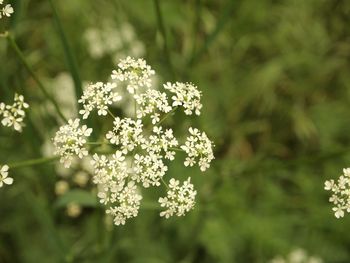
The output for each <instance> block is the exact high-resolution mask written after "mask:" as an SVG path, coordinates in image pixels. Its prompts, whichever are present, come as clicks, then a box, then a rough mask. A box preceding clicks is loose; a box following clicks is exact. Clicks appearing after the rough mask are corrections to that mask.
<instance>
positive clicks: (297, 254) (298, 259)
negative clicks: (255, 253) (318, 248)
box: [269, 248, 323, 263]
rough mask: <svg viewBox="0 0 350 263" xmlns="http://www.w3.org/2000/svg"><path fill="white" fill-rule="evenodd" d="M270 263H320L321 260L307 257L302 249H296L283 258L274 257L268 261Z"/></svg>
mask: <svg viewBox="0 0 350 263" xmlns="http://www.w3.org/2000/svg"><path fill="white" fill-rule="evenodd" d="M269 262H270V263H322V262H323V260H322V259H321V258H319V257H316V256H309V255H308V253H307V252H306V251H305V250H304V249H302V248H297V249H294V250H292V251H291V252H290V253H289V254H288V255H287V256H286V257H285V258H283V257H282V256H276V257H275V258H274V259H272V260H270V261H269Z"/></svg>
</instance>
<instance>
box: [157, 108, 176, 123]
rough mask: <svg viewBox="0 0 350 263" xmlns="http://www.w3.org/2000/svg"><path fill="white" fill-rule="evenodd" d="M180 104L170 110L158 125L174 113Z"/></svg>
mask: <svg viewBox="0 0 350 263" xmlns="http://www.w3.org/2000/svg"><path fill="white" fill-rule="evenodd" d="M177 108H178V106H176V107H175V108H174V109H172V110H171V111H170V112H168V113H167V114H166V115H165V116H164V117H163V118H162V119H161V120H160V121H159V122H158V123H157V125H159V124H161V123H162V122H163V121H165V120H166V119H167V118H168V117H169V116H170V115H171V114H173V113H174V112H175V111H176V110H177Z"/></svg>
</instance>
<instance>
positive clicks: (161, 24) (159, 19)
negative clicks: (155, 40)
mask: <svg viewBox="0 0 350 263" xmlns="http://www.w3.org/2000/svg"><path fill="white" fill-rule="evenodd" d="M154 7H155V11H156V16H157V24H158V28H159V30H160V33H161V35H162V38H163V51H164V56H165V60H166V63H167V64H168V68H169V70H170V73H171V74H172V76H173V77H174V76H175V72H174V68H173V64H172V63H171V58H170V51H169V47H168V41H167V34H166V30H165V26H164V21H163V16H162V12H161V9H160V4H159V0H154Z"/></svg>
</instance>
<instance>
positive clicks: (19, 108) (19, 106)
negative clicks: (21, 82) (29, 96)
mask: <svg viewBox="0 0 350 263" xmlns="http://www.w3.org/2000/svg"><path fill="white" fill-rule="evenodd" d="M27 108H29V105H28V103H26V102H24V97H23V96H22V95H18V94H17V93H16V94H15V97H14V102H13V104H12V105H6V104H5V103H3V102H1V103H0V117H2V120H1V123H2V125H4V126H6V127H11V126H13V128H14V129H15V130H16V131H18V132H21V131H22V128H23V127H24V123H23V120H24V117H25V116H26V113H25V111H24V109H27Z"/></svg>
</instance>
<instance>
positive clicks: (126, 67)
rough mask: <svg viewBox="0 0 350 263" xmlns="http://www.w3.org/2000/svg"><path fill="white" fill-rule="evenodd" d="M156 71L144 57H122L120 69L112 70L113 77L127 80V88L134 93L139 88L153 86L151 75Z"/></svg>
mask: <svg viewBox="0 0 350 263" xmlns="http://www.w3.org/2000/svg"><path fill="white" fill-rule="evenodd" d="M154 74H155V71H154V70H153V69H152V68H151V66H149V65H147V64H146V61H145V60H144V59H142V58H139V59H137V60H136V59H134V58H131V57H127V58H126V59H121V60H120V62H119V64H118V69H116V70H113V71H112V75H111V77H112V79H116V80H119V81H120V82H126V85H127V86H126V89H127V91H128V92H129V93H131V94H134V93H135V92H136V91H137V90H138V89H139V88H142V87H148V88H150V87H151V77H152V76H153V75H154Z"/></svg>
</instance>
